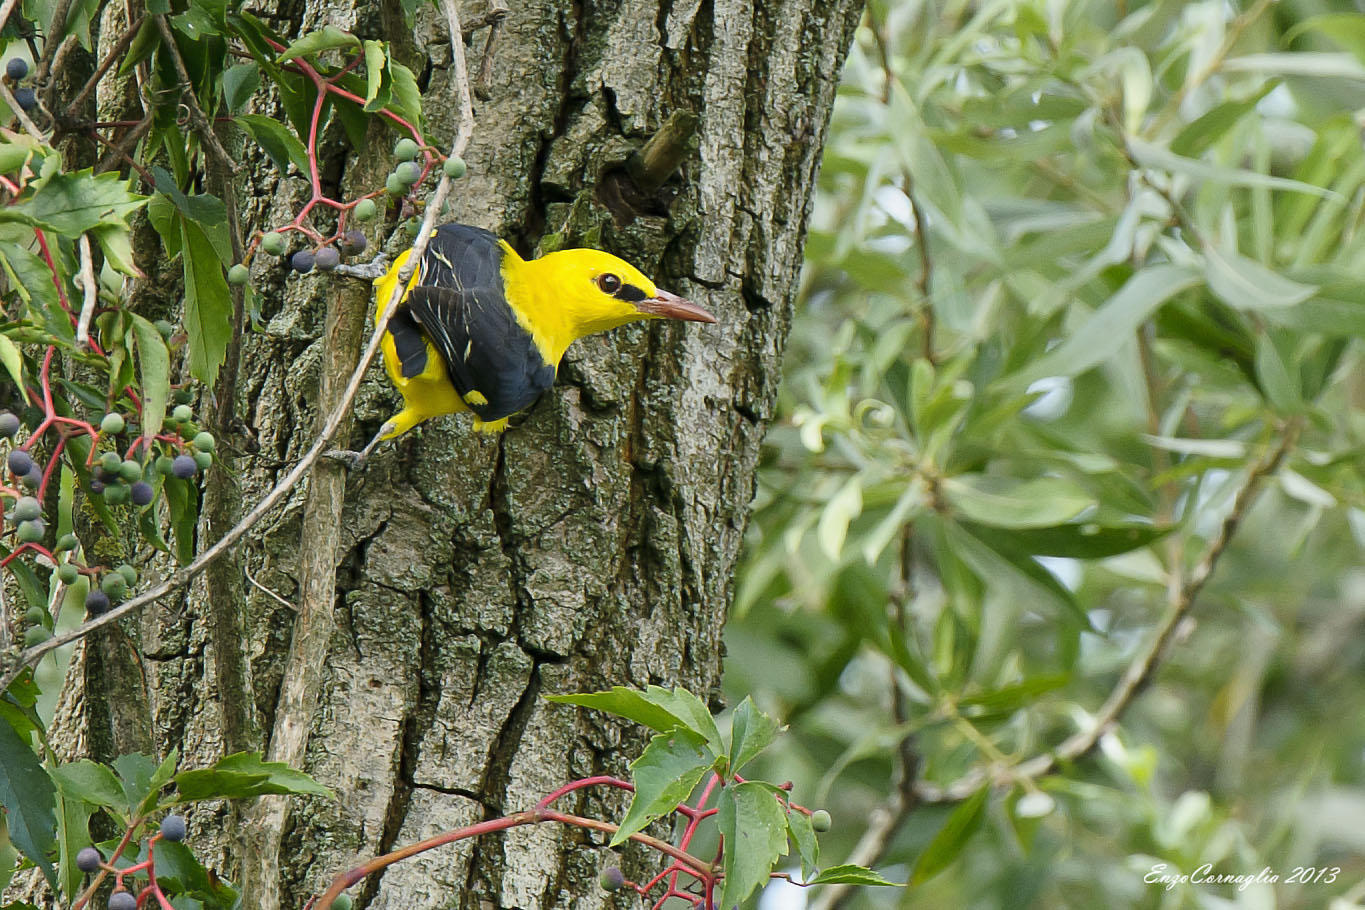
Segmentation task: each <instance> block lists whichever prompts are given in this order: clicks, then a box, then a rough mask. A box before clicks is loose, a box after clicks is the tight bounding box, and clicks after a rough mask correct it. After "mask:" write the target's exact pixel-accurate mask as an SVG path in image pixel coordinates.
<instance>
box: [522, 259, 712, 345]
mask: <svg viewBox="0 0 1365 910" xmlns="http://www.w3.org/2000/svg"><path fill="white" fill-rule="evenodd" d="M528 264H529V265H531V266H533V267H534V268H535V269H536V270H537V271H539V272H541V273H542V275H543V276H544V279H545V281H544V287H545V288H546V289H547V290H548V291H549V292H550V295H551V297H552V302H551V304H550V305H551V306H553V307H554V308H555V309H557V310H559V312H560V314H562V317H563V319H564V321H565V324H566V329H567V330H568V331H569V332H570V333H572V335H573V337H575V338H581V337H583V336H584V335H591V334H593V333H594V332H605V331H607V330H608V329H614V328H616V327H617V326H621V325H625V324H626V323H628V322H636V321H637V320H641V319H683V320H687V321H689V322H715V321H716V317H715V316H712V315H711V314H710V313H708V312H707V311H706V310H704V309H702V308H701V307H699V306H697V305H696V304H695V303H692V302H691V301H689V300H684V299H683V298H681V297H679V296H678V295H676V294H670V293H669V292H668V291H665V290H661V289H660V288H657V287H655V286H654V282H652V281H650V280H649V279H648V278H646V277H645V276H644V275H643V274H641V272H640V270H639V269H637V268H635V266H633V265H631V264H630V263H629V262H626V261H625V260H623V259H619V258H617V257H616V256H613V255H611V254H610V253H603V252H601V251H599V250H561V251H559V252H557V253H550V254H548V255H546V256H542V257H541V258H539V259H536V260H534V261H533V262H531V263H528Z"/></svg>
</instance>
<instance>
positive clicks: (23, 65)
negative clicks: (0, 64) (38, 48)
mask: <svg viewBox="0 0 1365 910" xmlns="http://www.w3.org/2000/svg"><path fill="white" fill-rule="evenodd" d="M5 75H6V76H9V77H10V79H11V80H13V81H14V82H18V81H19V80H20V79H22V78H24V77H25V76H27V75H28V61H27V60H25V59H24V58H23V57H11V58H9V62H7V63H6V64H5Z"/></svg>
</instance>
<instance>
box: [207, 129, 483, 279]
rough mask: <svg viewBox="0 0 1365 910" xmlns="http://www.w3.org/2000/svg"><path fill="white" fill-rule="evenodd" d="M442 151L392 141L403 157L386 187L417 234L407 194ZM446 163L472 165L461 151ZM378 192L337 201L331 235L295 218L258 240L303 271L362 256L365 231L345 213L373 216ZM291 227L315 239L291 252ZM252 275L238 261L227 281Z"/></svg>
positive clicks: (451, 169) (454, 171) (450, 172)
mask: <svg viewBox="0 0 1365 910" xmlns="http://www.w3.org/2000/svg"><path fill="white" fill-rule="evenodd" d="M438 155H439V152H437V151H435V150H434V149H431V148H423V147H422V146H420V145H418V144H417V142H416V141H415V140H413V139H409V138H407V137H404V138H402V139H399V140H398V142H397V144H395V145H394V147H393V156H394V157H395V158H396V159H398V164H397V166H396V167H394V169H393V171H392V173H390V174H389V176H388V179H387V180H386V181H385V182H384V192H385V193H387V194H388V196H390V197H391V198H392V199H394V200H395V201H400V202H401V209H400V211H401V213H402V214H403V217H404V218H406V221H405V222H404V225H403V227H404V229H405V230H407V231H408V233H409V234H410V235H413V236H415V235H416V233H417V226H418V222H417V219H416V218H415V217H412V216H414V215H415V213H416V211H417V206H416V204H415V203H414V201H413V200H410V199H408V198H407V197H409V196H410V195H411V194H412V192H413V189H414V188H415V187H417V186H420V185H421V183H422V182H423V181H424V180H425V179H426V177H427V175H428V174H430V173H431V168H432V165H433V164H434V163H435V162H436V160H437V156H438ZM419 159H420V161H419ZM441 168H442V171H443V172H444V173H445V175H446V176H447V177H450V178H451V179H452V180H455V179H458V178H460V177H463V176H464V175H465V173H466V172H467V171H468V168H467V167H466V166H465V163H464V159H462V158H458V157H450V158H445V159H444V160H443V161H442V164H441ZM377 195H379V194H378V193H370V194H369V195H367V196H363V197H361V198H360V199H357V200H356V201H355V202H352V203H349V204H343V203H335V204H334V207H335V208H338V209H340V210H341V217H340V219H339V224H338V227H337V232H336V233H335V234H334V235H333V236H332V237H331V238H326V239H324V238H322V237H321V235H318V234H316V232H314V231H313V230H312V229H310V228H306V227H303V226H302V225H301V224H300V223H299V222H298V221H297V219H296V220H295V222H294V223H293V224H290V225H287V226H285V227H283V228H281V229H280V230H278V231H266V232H265V233H263V234H261V235H260V236H259V238H258V241H257V242H258V246H259V248H260V250H261V252H263V253H266V254H268V255H271V256H285V255H288V257H289V267H290V268H291V269H293V270H294V271H295V272H298V273H299V274H301V275H302V274H306V273H308V272H311V271H313V270H314V269H317V270H318V271H320V272H330V271H332V270H333V269H335V268H336V267H337V266H339V265H341V260H342V257H343V256H357V255H359V254H361V253H363V252H365V248H366V247H367V246H368V245H369V241H368V240H367V239H366V238H365V232H364V231H361V230H359V229H358V228H349V229H348V228H347V227H346V219H347V217H348V216H349V217H353V218H354V219H355V220H356V221H359V222H362V223H364V222H369V221H373V220H374V219H375V217H376V216H378V214H379V206H378V204H377V203H376V202H375V200H374V197H375V196H377ZM291 230H296V231H298V232H300V233H302V234H304V235H305V236H307V237H309V238H310V239H312V240H313V241H314V245H313V246H312V247H310V248H308V249H302V250H296V251H294V252H293V253H292V254H290V253H289V242H288V240H287V239H286V238H285V232H286V231H291ZM250 280H251V272H250V269H249V268H248V267H247V265H246V264H245V263H238V264H237V265H234V266H233V267H232V268H231V269H229V270H228V282H229V283H231V284H235V285H246V284H248V283H249V282H250Z"/></svg>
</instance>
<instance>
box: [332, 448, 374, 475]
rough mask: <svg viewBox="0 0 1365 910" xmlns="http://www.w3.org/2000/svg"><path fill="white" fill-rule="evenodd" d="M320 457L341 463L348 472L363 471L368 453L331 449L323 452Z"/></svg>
mask: <svg viewBox="0 0 1365 910" xmlns="http://www.w3.org/2000/svg"><path fill="white" fill-rule="evenodd" d="M322 457H323V458H330V459H332V460H333V461H339V462H341V463H342V464H344V465H345V466H346V470H348V471H363V470H365V462H366V461H368V460H369V453H368V452H352V451H351V450H350V449H331V450H329V451H326V452H323V453H322Z"/></svg>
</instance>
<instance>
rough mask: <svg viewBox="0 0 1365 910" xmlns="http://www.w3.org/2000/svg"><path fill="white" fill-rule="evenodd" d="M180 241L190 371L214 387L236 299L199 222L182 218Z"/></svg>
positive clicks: (229, 333)
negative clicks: (233, 300)
mask: <svg viewBox="0 0 1365 910" xmlns="http://www.w3.org/2000/svg"><path fill="white" fill-rule="evenodd" d="M180 239H181V244H182V245H183V252H182V254H181V258H182V261H183V263H184V271H185V317H184V320H185V329H186V333H187V334H188V335H189V346H190V372H191V373H192V374H193V375H194V377H195V378H196V379H199V380H200V381H201V382H203V383H204V384H205V385H207V386H209V387H210V388H212V387H213V385H214V383H215V382H216V381H217V379H218V368H219V367H220V366H222V365H223V360H224V358H225V357H226V356H227V346H228V342H229V341H230V340H231V339H232V296H231V294H230V292H229V291H228V285H227V279H226V278H225V277H224V275H223V266H222V263H221V261H220V260H219V258H218V254H217V252H216V251H215V250H214V247H213V242H212V241H211V240H210V239H209V236H208V234H206V233H205V232H204V228H203V227H202V226H201V225H200V224H198V223H196V222H192V221H189V220H188V219H181V222H180Z"/></svg>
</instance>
